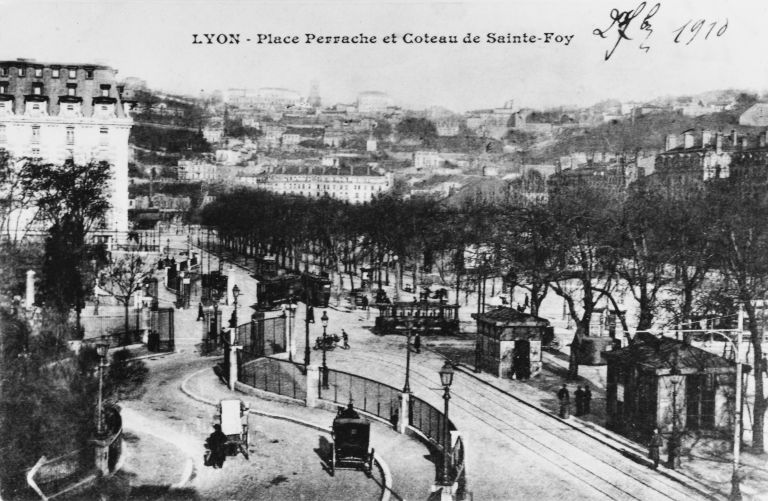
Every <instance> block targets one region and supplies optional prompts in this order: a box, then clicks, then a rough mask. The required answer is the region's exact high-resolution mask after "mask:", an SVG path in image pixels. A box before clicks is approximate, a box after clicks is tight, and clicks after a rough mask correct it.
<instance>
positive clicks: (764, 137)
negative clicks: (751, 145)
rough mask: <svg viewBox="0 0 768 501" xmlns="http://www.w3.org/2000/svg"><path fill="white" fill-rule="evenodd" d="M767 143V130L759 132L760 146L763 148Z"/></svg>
mask: <svg viewBox="0 0 768 501" xmlns="http://www.w3.org/2000/svg"><path fill="white" fill-rule="evenodd" d="M766 143H768V130H766V131H765V132H763V133H762V134H760V147H761V148H765V147H766Z"/></svg>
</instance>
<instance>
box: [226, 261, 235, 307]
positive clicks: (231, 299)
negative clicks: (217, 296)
mask: <svg viewBox="0 0 768 501" xmlns="http://www.w3.org/2000/svg"><path fill="white" fill-rule="evenodd" d="M234 275H235V268H234V267H233V266H230V267H229V270H228V271H227V305H230V304H232V303H233V302H234V301H235V298H234V296H232V287H234V286H235V277H234Z"/></svg>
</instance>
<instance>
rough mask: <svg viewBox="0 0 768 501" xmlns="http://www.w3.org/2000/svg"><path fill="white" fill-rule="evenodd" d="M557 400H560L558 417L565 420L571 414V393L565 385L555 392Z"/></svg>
mask: <svg viewBox="0 0 768 501" xmlns="http://www.w3.org/2000/svg"><path fill="white" fill-rule="evenodd" d="M557 399H558V400H560V417H561V418H562V419H567V418H568V417H569V416H570V414H571V393H570V392H569V391H568V388H567V387H566V386H565V384H563V387H562V388H560V390H559V391H558V392H557Z"/></svg>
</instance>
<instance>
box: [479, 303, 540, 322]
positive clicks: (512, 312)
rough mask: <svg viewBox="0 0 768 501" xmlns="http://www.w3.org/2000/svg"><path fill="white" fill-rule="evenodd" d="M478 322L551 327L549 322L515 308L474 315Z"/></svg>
mask: <svg viewBox="0 0 768 501" xmlns="http://www.w3.org/2000/svg"><path fill="white" fill-rule="evenodd" d="M473 316H474V317H475V318H476V319H477V320H479V321H484V322H492V323H497V324H536V325H549V320H546V319H544V318H540V317H537V316H535V315H531V314H529V313H523V312H520V311H517V310H516V309H515V308H507V307H501V308H495V309H493V310H489V311H486V312H485V313H481V314H480V315H477V314H475V315H473Z"/></svg>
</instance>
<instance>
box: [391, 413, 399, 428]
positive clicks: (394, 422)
mask: <svg viewBox="0 0 768 501" xmlns="http://www.w3.org/2000/svg"><path fill="white" fill-rule="evenodd" d="M389 421H390V422H391V423H392V428H394V429H395V430H396V429H397V423H398V422H399V421H400V411H398V410H397V409H395V410H394V412H392V416H390V418H389Z"/></svg>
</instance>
